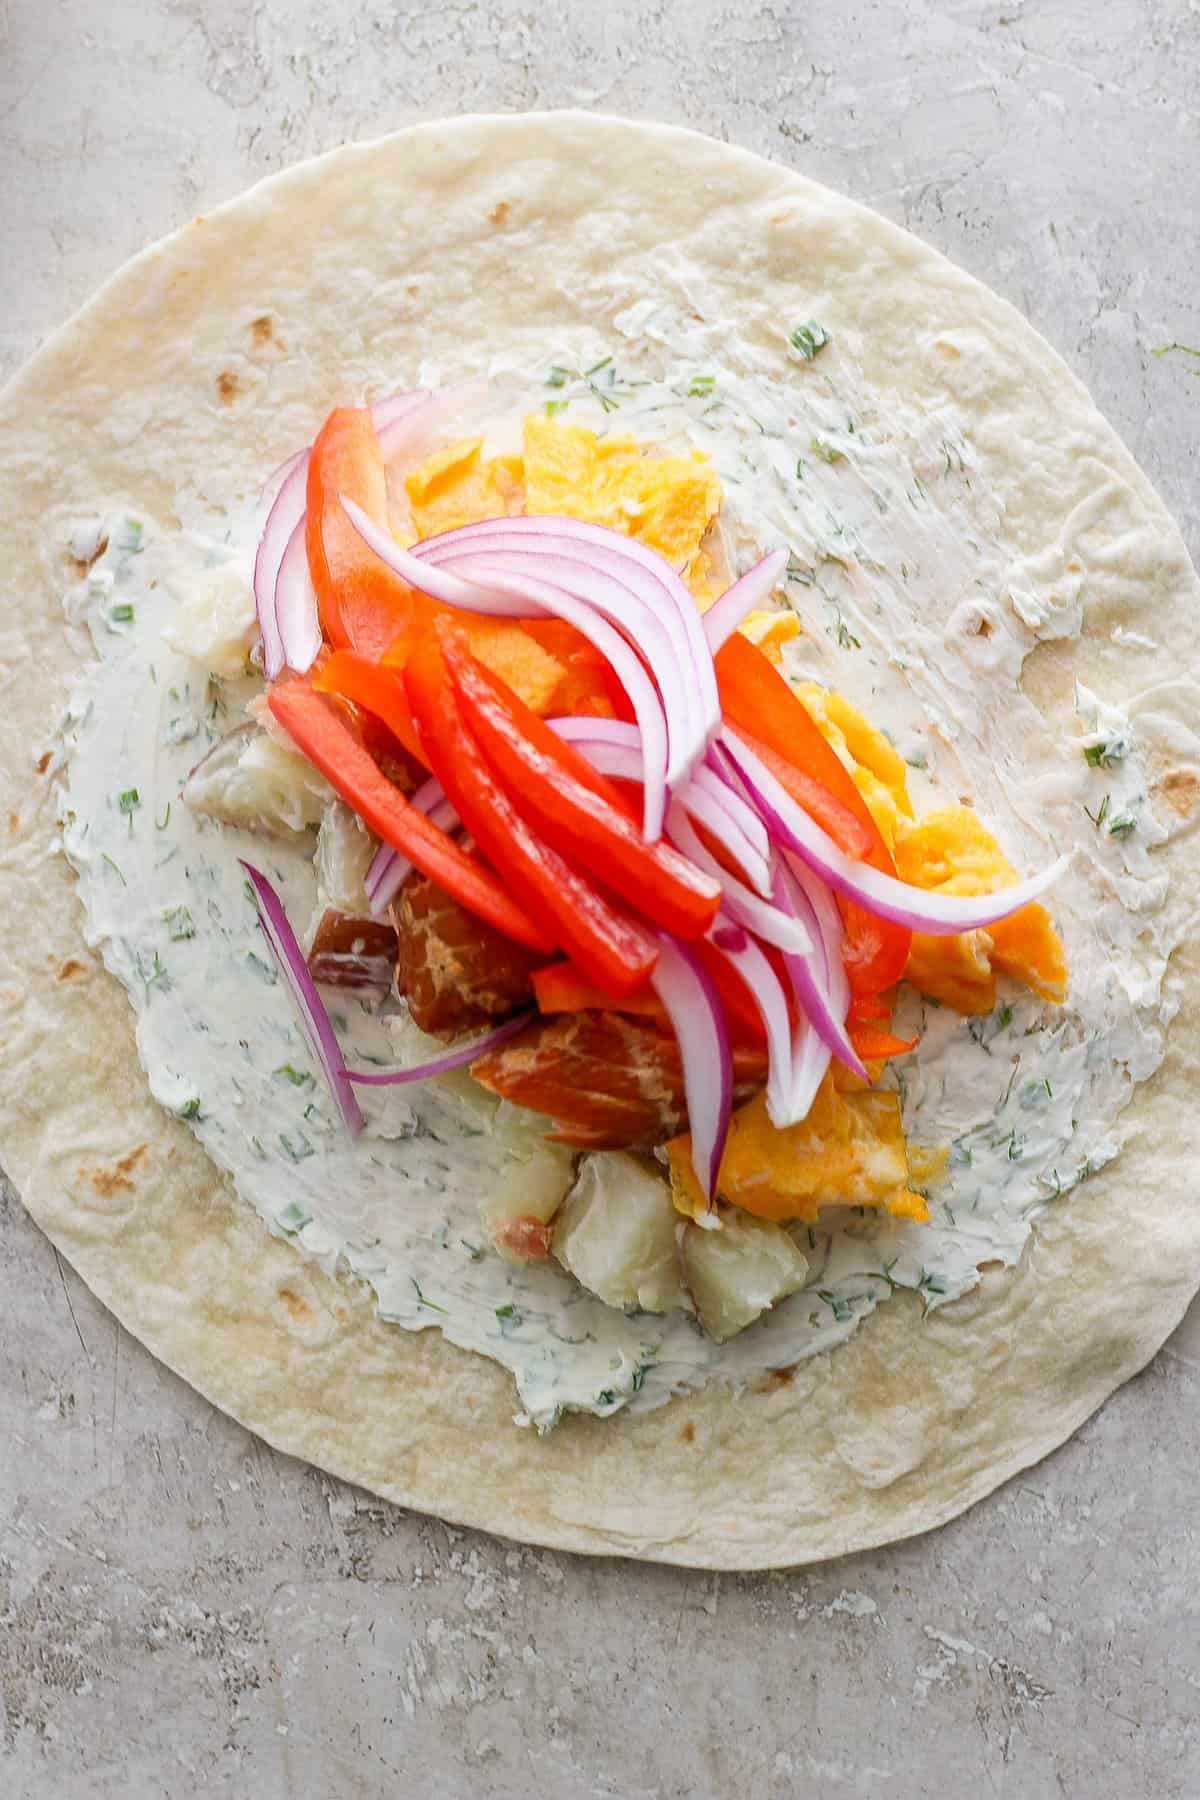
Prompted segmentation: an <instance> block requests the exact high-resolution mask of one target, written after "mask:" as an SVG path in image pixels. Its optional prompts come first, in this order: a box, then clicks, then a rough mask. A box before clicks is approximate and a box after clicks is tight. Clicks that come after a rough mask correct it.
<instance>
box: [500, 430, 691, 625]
mask: <svg viewBox="0 0 1200 1800" xmlns="http://www.w3.org/2000/svg"><path fill="white" fill-rule="evenodd" d="M524 451H525V510H526V512H531V513H570V514H571V515H572V516H573V517H574V518H577V519H588V520H590V521H591V522H592V523H593V524H595V525H607V526H608V527H609V528H610V530H613V531H623V532H624V533H625V534H626V536H627V537H635V538H637V539H639V540H640V542H641V543H643V544H646V545H648V546H649V547H650V549H651V550H657V551H658V553H659V555H660V556H663V557H665V558H666V560H667V561H668V562H669V563H670V564H671V566H672V568H674V569H677V570H678V571H679V573H680V574H681V575H682V577H683V579H684V581H686V582H687V584H688V586H689V587H690V588H691V590H692V592H693V593H694V594H695V595H696V597H697V599H702V600H703V599H707V598H709V586H708V584H709V568H708V559H707V556H706V554H705V552H704V550H703V548H702V539H703V537H704V534H705V532H706V531H707V530H708V528H709V526H710V525H711V524H712V522H713V520H714V519H715V518H716V516H717V513H718V512H719V510H720V506H721V483H720V480H719V479H718V477H717V474H716V471H715V470H714V469H713V467H712V464H711V463H710V462H709V460H708V458H707V457H706V456H704V455H703V454H702V453H701V452H700V451H694V452H693V453H692V454H691V455H690V456H666V455H660V454H658V453H656V452H655V451H653V450H645V449H642V448H641V447H640V446H639V445H638V442H637V440H636V438H632V437H612V438H598V437H597V436H596V434H595V432H594V431H588V430H587V429H586V427H584V426H582V425H564V424H562V423H561V422H560V421H558V420H555V419H546V418H542V417H540V416H539V415H537V414H536V413H533V414H531V415H530V416H529V418H527V419H526V421H525V437H524Z"/></svg>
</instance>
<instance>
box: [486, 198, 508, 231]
mask: <svg viewBox="0 0 1200 1800" xmlns="http://www.w3.org/2000/svg"><path fill="white" fill-rule="evenodd" d="M511 211H512V202H511V201H509V200H497V202H496V204H495V206H493V208H492V210H491V212H490V213H489V214H488V221H489V223H490V224H492V225H503V224H504V223H505V222H506V221H507V219H508V215H509V213H510V212H511Z"/></svg>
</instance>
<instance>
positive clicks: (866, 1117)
mask: <svg viewBox="0 0 1200 1800" xmlns="http://www.w3.org/2000/svg"><path fill="white" fill-rule="evenodd" d="M667 1157H668V1160H669V1164H670V1170H671V1191H672V1194H673V1196H674V1200H675V1205H676V1208H677V1209H678V1211H680V1212H681V1213H683V1214H684V1215H685V1216H686V1217H688V1218H696V1217H697V1216H698V1215H699V1214H700V1213H701V1212H703V1210H704V1200H703V1197H702V1195H701V1192H700V1187H699V1184H698V1183H697V1181H696V1177H695V1173H694V1171H693V1169H692V1158H691V1139H690V1138H689V1137H678V1138H673V1139H672V1140H671V1142H670V1143H669V1144H668V1145H667ZM908 1179H909V1170H908V1147H907V1145H906V1143H905V1141H904V1131H903V1128H902V1126H901V1123H900V1102H899V1099H898V1098H897V1096H896V1095H895V1094H892V1093H887V1092H884V1091H882V1090H872V1089H863V1090H861V1091H859V1092H856V1093H843V1092H840V1091H839V1089H838V1087H837V1086H836V1085H835V1082H834V1080H833V1077H832V1072H831V1073H830V1074H828V1075H826V1077H825V1079H824V1081H823V1082H822V1083H821V1086H820V1087H819V1088H818V1090H817V1097H816V1099H815V1100H814V1101H813V1105H812V1109H811V1111H810V1112H809V1114H808V1117H807V1118H806V1119H802V1120H801V1121H800V1123H799V1124H798V1125H789V1126H787V1127H786V1129H784V1130H783V1131H780V1130H778V1129H777V1128H776V1127H775V1126H774V1125H772V1123H771V1121H770V1119H769V1118H768V1117H767V1103H766V1098H765V1096H764V1095H763V1094H761V1093H760V1094H756V1095H755V1097H754V1099H753V1100H749V1101H747V1103H746V1105H745V1106H742V1107H739V1109H738V1110H737V1112H735V1113H734V1115H733V1119H732V1120H731V1122H730V1127H729V1138H728V1141H727V1142H726V1145H725V1154H724V1156H723V1157H722V1158H721V1168H720V1173H719V1174H718V1176H717V1193H718V1195H719V1197H720V1198H721V1199H722V1200H726V1201H728V1202H729V1203H730V1204H731V1205H733V1206H739V1207H741V1208H742V1210H743V1211H744V1212H749V1213H754V1214H755V1215H756V1216H757V1217H758V1218H760V1219H815V1218H816V1217H817V1215H818V1213H819V1212H820V1209H821V1208H822V1207H823V1206H875V1207H882V1208H883V1209H884V1210H885V1211H886V1212H889V1213H891V1214H892V1215H893V1216H894V1217H896V1218H901V1219H925V1218H928V1216H929V1211H928V1208H927V1206H926V1204H925V1201H924V1200H923V1199H922V1197H921V1196H920V1194H914V1193H913V1192H912V1191H911V1190H910V1188H909V1186H908Z"/></svg>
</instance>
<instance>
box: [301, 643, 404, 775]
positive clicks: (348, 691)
mask: <svg viewBox="0 0 1200 1800" xmlns="http://www.w3.org/2000/svg"><path fill="white" fill-rule="evenodd" d="M312 684H313V686H314V687H315V688H316V690H317V692H318V693H319V694H339V695H340V696H341V698H342V699H343V700H352V701H353V702H354V704H355V706H362V707H365V708H366V710H367V711H368V712H369V713H373V714H374V715H375V717H376V718H377V719H382V720H383V723H384V724H385V725H386V726H387V728H388V730H389V731H391V732H392V733H393V735H394V736H395V737H397V738H398V739H399V740H400V742H401V744H403V746H404V748H405V749H406V750H407V751H408V753H409V755H410V756H414V757H415V758H416V759H417V761H418V762H419V763H422V764H423V763H424V762H425V758H424V756H423V755H422V753H421V740H420V738H419V737H418V736H417V728H416V726H415V725H414V724H413V716H412V711H411V708H410V707H409V704H408V695H407V694H406V693H405V691H404V682H403V681H402V680H401V678H400V676H399V674H398V673H397V671H396V670H395V669H389V668H385V667H384V665H383V664H382V663H376V662H369V661H368V659H367V658H366V657H365V656H359V655H358V653H357V651H354V650H335V651H334V652H333V655H332V656H330V657H327V658H326V660H325V663H324V665H323V666H322V667H321V668H320V669H319V670H318V671H317V673H316V674H315V675H314V676H313V678H312Z"/></svg>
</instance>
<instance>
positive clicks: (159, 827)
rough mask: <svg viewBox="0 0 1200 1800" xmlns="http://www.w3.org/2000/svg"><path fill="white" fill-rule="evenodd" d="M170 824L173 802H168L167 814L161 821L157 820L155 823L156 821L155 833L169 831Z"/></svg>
mask: <svg viewBox="0 0 1200 1800" xmlns="http://www.w3.org/2000/svg"><path fill="white" fill-rule="evenodd" d="M170 823H171V802H170V801H169V800H168V801H167V810H166V812H165V813H164V814H163V816H162V818H161V819H155V821H154V829H155V831H165V830H166V829H167V826H168V825H169V824H170Z"/></svg>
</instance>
